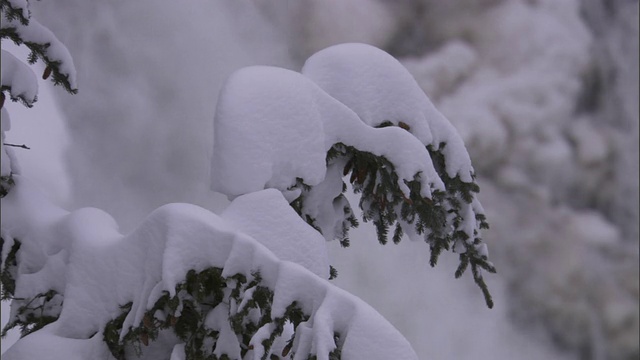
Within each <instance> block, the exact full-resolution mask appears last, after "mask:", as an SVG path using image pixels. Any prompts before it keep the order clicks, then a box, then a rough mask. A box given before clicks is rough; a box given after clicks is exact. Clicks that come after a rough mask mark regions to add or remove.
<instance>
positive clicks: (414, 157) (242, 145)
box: [212, 50, 469, 197]
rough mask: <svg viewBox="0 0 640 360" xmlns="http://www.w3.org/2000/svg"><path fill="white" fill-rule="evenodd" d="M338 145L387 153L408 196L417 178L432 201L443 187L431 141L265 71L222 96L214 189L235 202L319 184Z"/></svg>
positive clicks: (289, 75)
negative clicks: (377, 123)
mask: <svg viewBox="0 0 640 360" xmlns="http://www.w3.org/2000/svg"><path fill="white" fill-rule="evenodd" d="M378 51H379V50H378ZM380 52H381V51H380ZM381 53H382V52H381ZM407 75H408V74H407ZM410 84H411V83H410ZM399 86H400V85H399ZM425 99H426V98H425ZM427 101H428V100H427ZM449 126H450V125H449ZM339 142H341V143H343V144H345V145H348V146H354V147H356V148H357V149H359V150H361V151H368V152H371V153H373V154H376V155H379V156H385V157H386V158H387V159H388V160H389V161H391V162H392V163H393V164H394V165H395V166H396V169H395V170H396V172H397V174H398V177H399V180H398V186H399V187H400V188H401V189H403V190H404V191H405V193H406V194H409V191H408V187H407V185H406V184H405V182H404V181H405V180H406V181H411V180H413V178H414V176H415V175H416V174H418V173H421V174H422V178H421V181H422V183H423V186H422V191H423V195H424V196H425V197H430V195H431V193H430V190H431V189H432V188H435V189H440V190H444V184H443V183H442V180H441V179H440V178H439V177H438V175H437V173H436V171H435V169H434V167H433V164H432V162H431V158H430V156H429V153H428V152H427V150H426V148H425V147H424V144H422V143H421V142H419V141H417V139H416V138H415V137H414V136H412V135H411V134H409V133H408V132H406V131H405V130H403V129H400V128H398V127H388V128H381V129H376V128H373V127H371V126H368V125H366V124H365V123H363V122H362V121H360V119H359V117H358V116H357V115H356V113H354V112H353V111H352V110H351V109H349V108H348V107H347V106H345V105H344V104H343V103H341V102H339V101H338V100H336V99H335V98H333V97H331V96H329V95H328V94H327V93H326V92H324V91H323V90H322V89H320V88H319V87H318V86H317V85H316V84H315V83H313V82H312V81H311V80H309V79H308V78H307V77H305V76H302V75H301V74H299V73H296V72H294V71H290V70H285V69H280V68H275V67H265V66H262V67H258V66H254V67H248V68H244V69H241V70H238V71H237V72H236V73H234V74H233V75H232V76H231V77H230V78H229V80H228V81H227V83H226V85H225V87H224V88H223V90H222V92H221V96H220V99H219V100H218V108H217V110H216V116H215V119H214V149H213V154H214V155H213V159H212V189H213V190H215V191H219V192H222V193H224V194H226V195H228V196H230V197H234V196H238V195H241V194H246V193H250V192H254V191H259V190H262V189H264V188H267V187H274V188H277V189H279V190H281V191H283V192H285V193H286V191H287V190H288V189H289V188H290V187H292V186H293V185H295V184H296V180H297V179H298V178H300V179H302V180H304V182H305V184H307V185H311V186H314V185H317V184H319V183H320V182H321V181H322V180H323V179H324V177H325V174H326V154H327V151H328V150H329V149H330V148H331V147H332V146H333V145H334V144H336V143H339ZM399 144H402V146H399ZM450 148H451V149H456V148H455V146H453V145H452V146H450ZM465 154H466V152H465ZM463 158H464V157H463ZM467 158H468V155H467ZM463 161H464V160H463ZM451 163H456V161H455V160H452V161H451ZM467 175H469V174H467Z"/></svg>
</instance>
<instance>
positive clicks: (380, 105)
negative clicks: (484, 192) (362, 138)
mask: <svg viewBox="0 0 640 360" xmlns="http://www.w3.org/2000/svg"><path fill="white" fill-rule="evenodd" d="M302 74H303V75H305V76H307V77H309V78H310V79H312V80H313V81H314V82H315V83H316V84H318V86H320V87H321V88H322V89H323V90H325V91H326V92H327V93H328V94H329V95H331V96H332V97H334V98H336V99H337V100H339V101H340V102H342V103H343V104H345V105H346V106H347V107H349V108H350V109H352V110H353V111H354V112H355V113H356V114H357V115H358V116H359V117H360V119H361V120H362V121H364V122H365V123H366V124H368V125H370V126H373V127H375V126H378V125H380V124H381V123H383V122H384V121H391V122H392V123H394V124H398V123H399V122H401V121H402V122H404V123H405V124H407V125H409V127H410V130H409V131H410V132H411V133H412V134H413V135H414V136H415V137H416V138H417V139H418V140H420V141H421V142H422V143H423V144H424V145H432V146H433V147H434V148H435V149H438V148H439V146H440V144H441V143H446V144H447V146H446V147H445V149H444V153H445V157H446V158H447V160H448V161H447V163H446V170H447V173H448V175H449V176H450V177H452V178H453V177H456V176H460V178H461V180H462V181H464V182H471V181H472V179H471V174H472V173H473V168H472V166H471V160H470V158H469V155H468V153H467V150H466V148H465V146H464V143H463V142H462V139H461V138H460V136H459V135H458V133H457V131H456V130H455V128H454V127H453V126H452V125H451V123H450V122H449V121H448V120H447V119H446V118H445V117H444V116H443V115H442V114H441V113H440V112H439V111H438V110H437V109H436V108H435V106H434V105H433V103H432V102H431V100H429V98H428V97H427V96H426V95H425V93H424V92H423V91H422V89H421V88H420V87H419V86H418V84H417V83H416V81H415V79H414V78H413V77H412V76H411V74H410V73H409V71H407V69H406V68H405V67H403V66H402V64H400V62H399V61H398V60H396V59H395V58H393V57H392V56H391V55H389V54H387V53H386V52H384V51H383V50H380V49H378V48H376V47H373V46H371V45H366V44H340V45H335V46H332V47H329V48H326V49H324V50H321V51H319V52H317V53H316V54H314V55H312V56H311V57H310V58H309V59H308V60H307V61H306V62H305V65H304V67H303V68H302Z"/></svg>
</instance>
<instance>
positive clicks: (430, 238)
mask: <svg viewBox="0 0 640 360" xmlns="http://www.w3.org/2000/svg"><path fill="white" fill-rule="evenodd" d="M386 126H393V124H392V123H391V122H385V123H382V124H381V125H380V126H378V127H386ZM399 126H400V127H403V126H404V127H403V128H405V130H408V125H406V124H404V123H401V124H400V125H399ZM445 146H446V144H444V143H442V144H440V146H439V147H438V148H437V149H435V148H434V147H432V146H428V147H427V150H428V151H429V154H430V156H431V160H432V162H433V165H434V168H435V170H436V172H437V174H438V175H439V177H440V179H441V180H442V181H443V183H444V184H445V191H441V190H437V189H433V188H432V189H429V190H430V191H429V192H430V193H431V196H430V197H423V195H422V193H423V189H422V181H421V180H422V179H421V176H422V174H421V173H417V174H415V175H414V178H413V180H411V181H406V180H405V181H404V184H405V185H406V186H407V187H408V188H409V193H408V194H405V193H404V192H403V191H402V190H401V189H400V186H399V184H398V181H399V179H398V175H397V174H396V171H395V166H394V164H392V163H391V162H390V161H389V160H387V159H386V158H385V157H383V156H378V155H375V154H372V153H369V152H365V151H360V150H358V149H356V148H354V147H352V146H347V145H345V144H342V143H337V144H335V145H334V146H333V147H332V148H331V149H330V150H329V152H328V153H327V167H330V166H335V165H340V166H343V168H341V169H342V175H343V176H345V178H348V179H349V182H350V183H351V186H352V187H353V191H354V192H355V193H356V194H359V195H360V203H359V206H360V209H361V210H362V220H363V221H365V222H372V223H373V225H374V226H375V229H376V233H377V238H378V241H379V242H380V244H386V243H387V242H388V238H389V236H390V233H389V229H390V228H391V227H393V234H392V240H393V242H394V243H395V244H397V243H399V242H400V240H401V239H402V236H403V234H404V233H405V229H404V228H403V227H406V226H411V227H412V228H413V232H415V233H417V234H419V235H423V236H424V239H425V241H426V242H427V244H429V248H430V250H431V255H430V258H429V264H430V265H431V266H435V265H436V264H437V262H438V258H439V256H440V254H442V252H443V251H445V250H447V251H451V250H452V249H453V247H454V245H455V244H456V242H460V243H461V244H464V248H465V252H464V253H463V254H461V255H460V266H459V267H458V269H457V270H456V273H455V275H456V277H460V276H461V275H462V273H463V272H464V271H465V270H466V269H467V267H468V266H469V265H471V269H472V272H473V278H474V281H475V282H476V284H477V285H478V286H479V287H480V288H481V289H482V292H483V294H484V295H485V301H486V303H487V306H489V307H492V306H493V302H492V300H491V296H490V295H489V291H488V289H487V286H486V284H485V282H484V280H483V279H482V274H481V272H480V271H479V270H480V268H482V269H484V270H487V271H489V272H495V268H494V267H493V265H492V264H491V263H490V262H489V261H488V259H487V258H486V257H485V256H482V255H480V254H479V253H478V250H477V247H478V246H479V245H480V244H481V242H482V240H481V238H480V237H479V231H478V230H479V229H487V228H488V227H489V224H488V223H487V221H486V219H485V216H484V214H481V213H478V214H475V219H473V220H472V221H475V229H476V230H474V232H473V234H468V233H467V232H465V231H464V230H465V228H464V224H463V222H464V220H465V219H464V218H463V215H462V214H464V213H465V211H466V210H467V209H468V207H470V206H472V205H471V204H472V202H473V201H474V197H475V193H477V192H479V190H480V188H479V186H478V184H477V183H476V182H475V181H472V182H464V181H462V180H461V179H460V177H459V176H456V177H454V178H452V177H450V176H449V175H448V174H447V172H446V170H445V169H446V159H445V156H444V151H443V150H444V148H445ZM472 177H473V175H472ZM300 184H303V181H302V179H298V182H297V184H296V185H295V186H294V187H296V188H299V189H301V190H302V194H301V195H300V197H299V198H297V199H296V200H295V201H294V204H293V205H294V208H295V209H296V211H298V213H299V214H300V215H301V216H302V218H303V219H305V220H306V221H307V222H308V223H309V224H311V225H312V226H314V227H315V228H317V226H316V224H315V219H313V218H312V217H311V216H309V214H305V213H304V206H305V204H304V201H305V195H306V194H307V193H308V192H309V191H310V189H309V187H308V186H306V185H305V186H306V187H302V186H300ZM346 188H347V187H346V184H345V186H343V193H344V192H345V191H346ZM340 197H343V198H344V196H343V195H342V194H341V195H340ZM336 199H338V198H336ZM346 209H348V210H346ZM467 221H468V219H467ZM357 225H358V224H357V220H356V219H355V217H354V215H353V212H352V211H351V207H350V206H349V205H348V203H347V205H346V206H345V216H344V220H343V226H342V230H343V233H342V234H339V236H338V237H339V239H340V240H341V242H346V244H348V242H347V241H348V230H349V229H350V228H351V227H356V226H357ZM472 236H473V239H471V237H472ZM343 245H344V244H343Z"/></svg>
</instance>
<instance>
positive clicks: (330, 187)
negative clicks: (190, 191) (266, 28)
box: [212, 44, 495, 307]
mask: <svg viewBox="0 0 640 360" xmlns="http://www.w3.org/2000/svg"><path fill="white" fill-rule="evenodd" d="M345 176H350V177H349V181H350V183H351V184H352V188H353V190H354V191H355V192H356V193H359V194H361V196H360V208H361V209H362V210H363V213H362V220H364V221H372V222H373V223H374V225H375V226H376V229H377V232H378V239H379V240H380V242H381V243H386V242H387V237H388V232H389V228H390V227H392V226H393V227H395V230H394V233H393V240H394V242H398V241H400V239H401V237H402V235H403V234H407V235H409V237H410V238H411V239H414V240H415V239H424V240H425V241H426V242H427V243H428V244H429V246H430V248H431V258H430V263H431V265H432V266H433V265H435V264H436V262H437V259H438V256H439V255H440V253H441V252H442V251H443V250H453V251H455V252H456V253H459V254H460V266H459V267H458V269H457V271H456V277H459V276H460V275H461V274H462V273H463V272H464V271H465V270H466V268H467V267H468V266H469V265H470V267H471V270H472V273H473V277H474V280H475V282H476V283H477V284H478V285H479V286H480V287H481V289H482V291H483V294H484V296H485V300H486V302H487V305H488V306H489V307H491V306H492V305H493V302H492V300H491V296H490V294H489V291H488V289H487V286H486V284H485V282H484V280H483V277H482V269H484V270H487V271H489V272H495V268H494V266H493V264H492V263H491V262H489V261H488V252H487V249H486V245H485V244H484V243H483V242H482V238H481V229H484V228H488V223H487V222H486V219H485V216H484V210H483V209H482V206H481V205H480V202H479V201H478V199H477V198H476V193H477V192H478V191H479V187H478V185H477V184H476V182H475V175H474V171H473V167H472V166H471V160H470V158H469V154H468V153H467V150H466V148H465V146H464V143H463V142H462V139H461V138H460V136H459V135H458V133H457V132H456V131H455V129H454V127H453V125H451V124H450V123H449V121H448V120H447V119H446V118H445V117H444V116H443V115H442V114H441V113H440V112H439V111H438V110H437V109H436V108H435V107H434V106H433V104H432V103H431V101H430V100H429V99H428V98H427V96H426V95H425V94H424V92H423V91H422V90H421V89H420V87H419V86H418V85H417V83H416V82H415V80H414V79H413V77H412V76H411V75H410V74H409V73H408V71H407V70H406V69H405V68H404V67H403V66H402V65H401V64H400V63H399V62H398V61H397V60H395V59H394V58H393V57H391V56H390V55H389V54H387V53H385V52H384V51H382V50H380V49H377V48H374V47H372V46H369V45H364V44H342V45H337V46H333V47H330V48H327V49H325V50H322V51H320V52H318V53H317V54H315V55H313V56H311V57H310V58H309V60H308V61H307V62H306V64H305V66H304V67H303V69H302V73H297V72H294V71H290V70H285V69H281V68H275V67H267V66H262V67H260V66H255V67H249V68H244V69H241V70H239V71H237V72H235V73H234V74H232V75H231V76H230V78H229V79H228V81H227V82H226V84H225V86H224V87H223V89H222V91H221V94H220V98H219V101H218V106H217V109H216V116H215V119H214V150H213V160H212V188H213V189H214V190H216V191H219V192H221V193H223V194H226V195H227V196H229V197H230V198H233V197H236V196H239V195H242V194H247V193H251V192H254V191H259V190H262V189H264V188H275V189H278V190H280V191H281V192H282V193H283V195H284V196H285V197H286V198H287V199H288V200H289V201H290V203H291V204H292V206H294V208H295V209H296V210H297V211H298V213H299V214H300V215H301V216H302V217H303V218H304V219H305V220H306V221H307V222H308V223H309V224H311V225H312V226H314V228H316V229H317V230H318V231H320V232H322V234H323V235H324V236H325V238H326V239H327V240H332V239H335V238H337V239H339V240H340V241H341V243H342V244H343V245H347V244H348V229H349V228H350V227H353V226H357V223H358V222H357V219H356V217H355V215H354V213H353V211H352V209H351V205H350V204H349V202H348V201H347V199H346V197H345V196H344V195H343V193H344V192H345V191H346V190H347V186H346V184H345V183H344V181H343V179H342V178H343V177H345Z"/></svg>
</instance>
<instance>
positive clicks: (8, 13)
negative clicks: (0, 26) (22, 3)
mask: <svg viewBox="0 0 640 360" xmlns="http://www.w3.org/2000/svg"><path fill="white" fill-rule="evenodd" d="M22 10H23V9H22V8H14V7H13V5H12V4H11V3H10V2H9V1H7V0H0V11H2V12H3V13H4V14H5V17H6V18H7V19H8V20H19V21H20V23H21V24H22V25H28V24H29V15H27V17H25V16H24V14H23V12H22Z"/></svg>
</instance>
